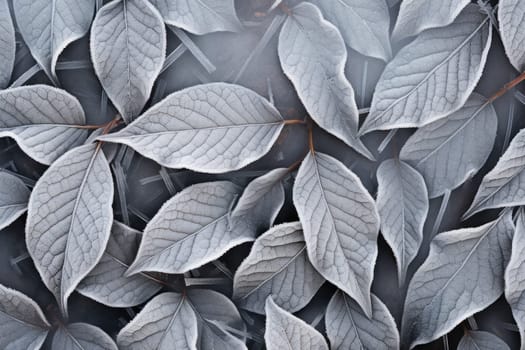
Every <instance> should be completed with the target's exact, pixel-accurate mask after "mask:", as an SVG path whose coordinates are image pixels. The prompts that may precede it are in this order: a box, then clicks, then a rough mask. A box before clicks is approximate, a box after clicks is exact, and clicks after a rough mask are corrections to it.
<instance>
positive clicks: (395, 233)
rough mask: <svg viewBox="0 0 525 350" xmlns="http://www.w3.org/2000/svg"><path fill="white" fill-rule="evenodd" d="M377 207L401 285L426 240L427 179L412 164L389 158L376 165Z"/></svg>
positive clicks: (382, 230) (383, 232)
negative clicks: (424, 235) (424, 230)
mask: <svg viewBox="0 0 525 350" xmlns="http://www.w3.org/2000/svg"><path fill="white" fill-rule="evenodd" d="M377 182H378V188H377V210H378V212H379V217H380V218H381V233H382V234H383V237H384V238H385V240H386V242H387V243H388V245H389V246H390V248H392V251H393V253H394V256H395V258H396V262H397V274H398V280H399V285H403V284H404V283H405V279H406V274H407V270H408V266H409V265H410V263H411V262H412V260H414V258H415V257H416V255H417V253H418V251H419V247H420V246H421V243H422V241H423V226H424V225H425V220H426V218H427V214H428V208H429V204H428V194H427V187H426V186H425V180H423V177H422V176H421V175H420V174H419V173H418V172H417V171H416V170H414V169H413V168H412V167H411V166H410V165H408V164H406V163H405V162H402V161H400V160H398V159H396V160H394V159H389V160H386V161H384V162H383V163H381V165H380V166H379V168H378V169H377Z"/></svg>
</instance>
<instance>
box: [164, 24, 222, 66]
mask: <svg viewBox="0 0 525 350" xmlns="http://www.w3.org/2000/svg"><path fill="white" fill-rule="evenodd" d="M169 28H170V29H171V31H172V32H173V33H174V34H175V35H176V36H177V37H178V38H179V40H180V41H181V42H182V43H183V44H184V46H186V48H187V49H188V50H190V52H191V53H192V55H193V56H194V57H195V58H196V59H197V61H199V63H200V64H201V65H202V66H203V67H204V69H206V71H207V72H208V73H210V74H211V73H213V72H215V71H216V70H217V68H216V67H215V66H214V65H213V63H211V61H210V60H209V59H208V57H206V55H205V54H204V52H202V50H201V49H200V48H199V47H198V46H197V45H196V44H195V43H194V42H193V40H191V38H190V37H189V36H188V34H186V33H185V32H184V31H183V30H182V29H179V28H177V27H173V26H169Z"/></svg>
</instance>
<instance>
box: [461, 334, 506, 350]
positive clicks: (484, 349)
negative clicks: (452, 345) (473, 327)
mask: <svg viewBox="0 0 525 350" xmlns="http://www.w3.org/2000/svg"><path fill="white" fill-rule="evenodd" d="M495 349H498V350H510V348H509V346H508V345H507V344H506V343H505V342H504V341H503V340H501V339H500V338H498V337H496V336H495V335H494V334H492V333H489V332H482V331H468V332H466V333H465V335H464V336H463V338H461V340H460V341H459V344H458V349H457V350H495Z"/></svg>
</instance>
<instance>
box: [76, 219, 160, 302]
mask: <svg viewBox="0 0 525 350" xmlns="http://www.w3.org/2000/svg"><path fill="white" fill-rule="evenodd" d="M140 235H141V233H140V232H138V231H136V230H134V229H132V228H130V227H128V226H126V225H125V224H123V223H120V222H118V221H114V222H113V227H112V228H111V236H110V237H109V241H108V244H107V247H106V251H105V252H104V254H103V255H102V258H101V259H100V261H99V263H98V264H97V266H95V268H94V269H93V270H91V272H90V273H89V274H88V275H87V276H86V278H84V279H83V280H82V282H80V284H79V285H78V287H77V291H78V292H79V293H81V294H83V295H85V296H87V297H88V298H91V299H93V300H95V301H97V302H99V303H102V304H104V305H108V306H111V307H121V308H126V307H132V306H136V305H139V304H142V303H144V302H145V301H146V300H148V299H150V298H151V297H152V296H153V295H155V294H156V293H157V292H158V291H159V290H160V289H161V288H162V286H161V285H160V284H158V283H156V282H155V281H154V280H153V279H152V278H148V276H146V275H134V276H130V277H125V276H124V274H125V273H126V271H127V269H128V267H129V265H130V264H131V262H132V261H133V259H134V258H135V255H136V253H137V249H138V246H139V241H140Z"/></svg>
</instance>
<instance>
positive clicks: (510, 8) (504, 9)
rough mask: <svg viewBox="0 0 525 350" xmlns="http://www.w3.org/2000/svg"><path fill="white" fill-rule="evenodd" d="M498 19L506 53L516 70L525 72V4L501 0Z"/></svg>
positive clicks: (515, 0) (512, 0) (513, 0)
mask: <svg viewBox="0 0 525 350" xmlns="http://www.w3.org/2000/svg"><path fill="white" fill-rule="evenodd" d="M498 19H499V27H500V33H501V41H502V42H503V46H504V47H505V52H506V53H507V56H508V57H509V59H510V62H511V63H512V65H513V66H514V68H516V69H517V70H518V71H520V72H522V71H523V70H525V45H524V43H525V2H523V1H521V0H501V1H500V2H499V8H498Z"/></svg>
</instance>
